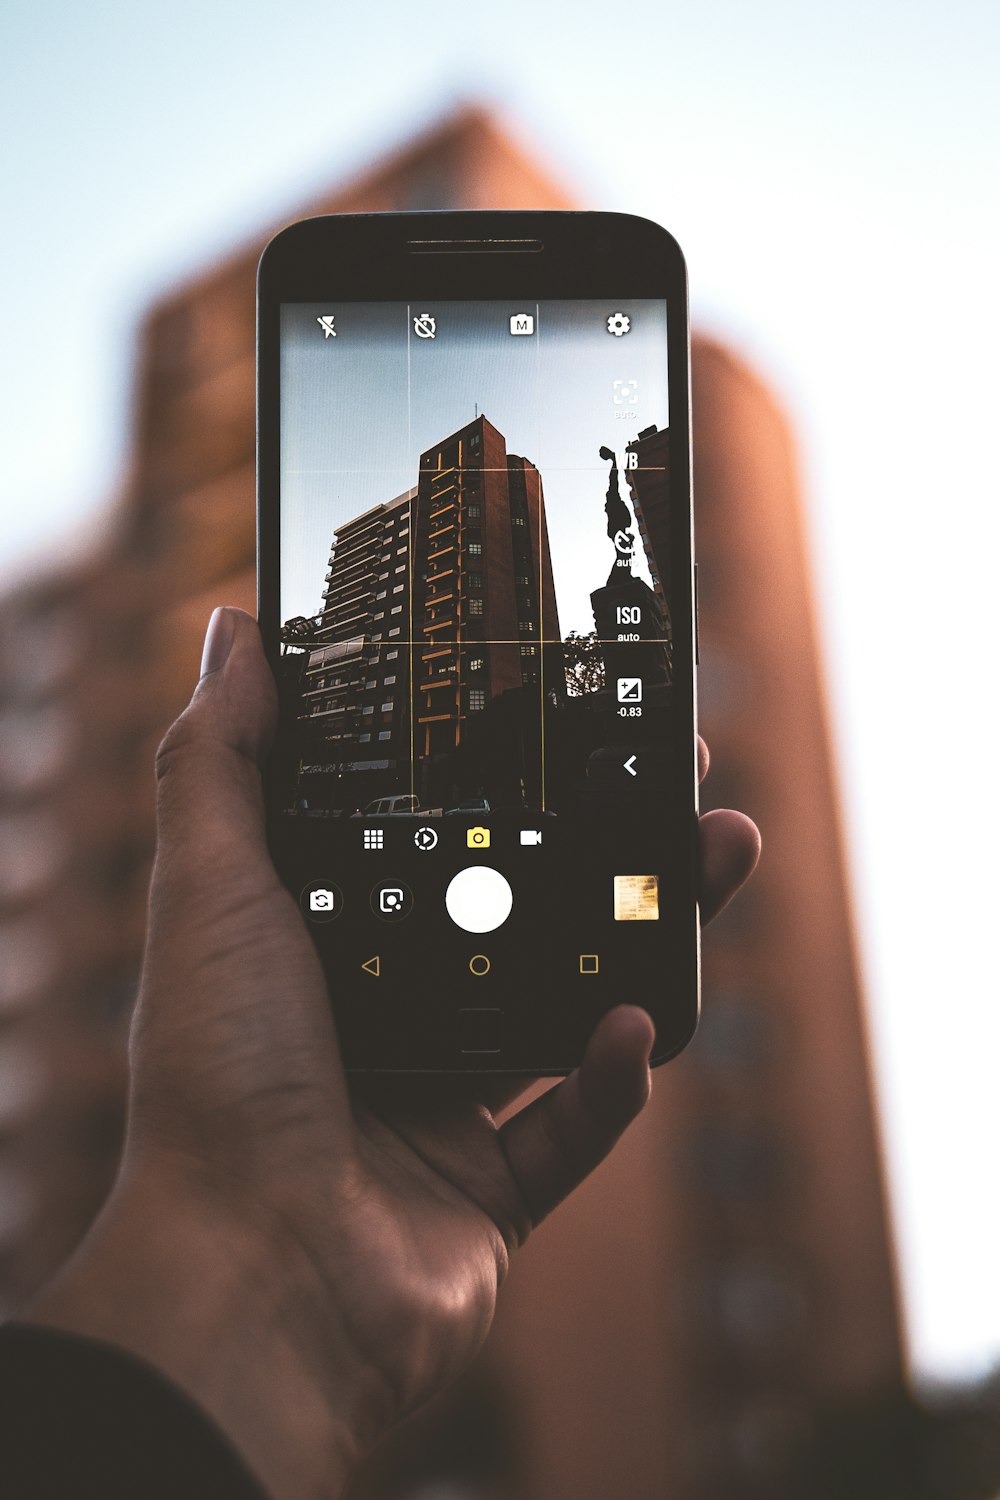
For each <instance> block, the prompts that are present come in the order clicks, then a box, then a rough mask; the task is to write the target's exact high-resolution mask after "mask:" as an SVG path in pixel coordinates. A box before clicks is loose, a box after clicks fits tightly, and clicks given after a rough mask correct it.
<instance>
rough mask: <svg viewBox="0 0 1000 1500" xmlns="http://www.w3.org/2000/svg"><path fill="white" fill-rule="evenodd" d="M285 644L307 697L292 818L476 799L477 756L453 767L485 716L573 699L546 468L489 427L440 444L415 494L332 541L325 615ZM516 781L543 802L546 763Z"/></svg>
mask: <svg viewBox="0 0 1000 1500" xmlns="http://www.w3.org/2000/svg"><path fill="white" fill-rule="evenodd" d="M284 637H285V639H284V661H283V667H284V669H285V673H286V678H287V681H288V682H289V683H294V690H295V691H296V692H297V694H298V698H299V702H298V704H297V718H298V723H299V729H300V753H299V756H298V762H297V764H296V766H295V767H294V768H292V770H293V774H294V778H295V790H294V793H293V794H292V797H291V802H292V805H293V806H299V807H300V808H301V809H302V810H303V811H308V810H311V809H316V808H323V807H325V808H331V809H335V810H337V811H341V810H343V809H344V808H351V809H354V808H359V807H362V806H364V805H366V804H367V803H368V802H370V801H374V800H376V799H377V798H379V797H384V796H388V795H392V794H398V795H406V796H410V797H411V798H413V799H414V803H413V805H414V806H415V807H416V806H420V807H429V806H431V805H433V804H439V805H440V804H445V803H449V802H452V801H454V800H455V799H456V798H458V797H460V796H461V795H462V793H463V791H464V792H469V791H471V790H478V791H479V792H481V791H482V786H481V785H478V786H477V787H475V788H469V787H468V786H466V787H463V786H462V785H461V778H462V775H463V770H464V774H465V775H466V777H468V776H469V775H470V774H474V773H475V771H476V766H477V761H476V757H475V756H474V755H472V756H467V757H466V762H465V764H464V766H460V765H459V764H458V763H457V762H456V756H455V752H457V751H458V750H459V749H460V748H465V747H467V743H468V739H469V728H470V725H471V724H472V722H473V721H474V720H475V719H476V718H477V716H479V715H483V714H485V713H486V711H487V709H488V708H489V707H490V705H492V704H494V702H495V700H497V699H500V698H501V697H502V696H503V695H504V694H509V693H514V694H517V695H518V696H519V698H523V699H525V700H528V701H529V702H530V703H531V704H532V712H533V714H534V715H537V714H538V713H539V712H540V708H541V701H542V696H543V694H548V695H549V700H550V702H551V701H553V700H554V701H558V702H562V701H563V700H564V699H565V696H566V682H565V673H564V671H563V665H562V647H561V644H560V639H559V616H558V611H557V608H556V599H555V588H554V585H553V579H552V561H551V557H550V554H549V543H548V532H547V528H546V523H545V502H544V498H543V495H542V481H541V476H540V474H539V473H538V470H537V469H536V468H535V466H534V465H533V464H532V463H531V462H530V461H529V460H528V459H526V458H522V457H520V456H519V455H518V454H514V453H508V452H507V445H506V441H505V439H504V437H503V434H502V433H500V432H498V431H497V429H496V428H495V427H494V426H493V424H492V423H491V422H490V421H489V420H488V419H487V418H486V417H485V416H478V417H476V418H475V419H474V420H473V421H472V422H470V423H468V424H467V425H466V426H465V427H463V428H461V429H460V430H459V431H458V432H454V433H451V434H450V435H449V436H448V437H445V438H442V439H441V441H440V442H438V443H436V444H435V445H434V446H433V447H431V448H429V449H428V450H427V451H426V452H424V453H422V454H421V455H420V460H419V480H418V484H417V485H416V486H415V487H414V488H413V489H412V490H409V491H407V492H406V493H405V494H403V495H400V496H398V497H397V498H396V499H395V500H391V501H389V502H387V503H386V504H384V505H378V506H375V507H373V508H372V509H370V510H368V511H365V513H364V514H363V515H360V516H356V517H354V518H353V519H352V520H350V521H345V522H344V523H343V524H342V525H340V526H339V527H338V528H337V531H336V534H335V537H334V545H333V550H332V552H331V555H330V566H329V570H328V572H327V577H326V590H325V592H324V595H323V603H322V607H321V610H320V612H319V614H318V615H317V616H316V617H315V618H314V619H312V620H310V621H305V620H298V619H296V620H293V621H289V622H287V624H286V628H285V631H284ZM519 717H523V714H521V715H519ZM532 722H533V721H532ZM536 761H537V762H538V764H537V765H536V764H535V762H536ZM480 770H481V768H480ZM475 779H477V780H478V779H479V778H478V776H477V777H476V778H475ZM518 781H519V784H518V788H517V793H518V805H521V803H520V799H521V798H522V797H526V798H527V802H528V804H529V805H532V804H536V803H539V802H540V801H541V796H542V791H541V765H540V758H539V756H538V754H537V753H536V754H534V755H529V756H528V757H526V759H525V762H524V763H522V765H521V768H520V775H519V779H518Z"/></svg>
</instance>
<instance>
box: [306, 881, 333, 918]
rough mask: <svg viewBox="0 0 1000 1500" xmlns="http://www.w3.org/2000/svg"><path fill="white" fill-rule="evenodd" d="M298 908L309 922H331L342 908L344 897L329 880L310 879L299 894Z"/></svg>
mask: <svg viewBox="0 0 1000 1500" xmlns="http://www.w3.org/2000/svg"><path fill="white" fill-rule="evenodd" d="M299 908H300V910H301V911H302V914H303V916H305V917H307V918H308V920H309V921H310V922H332V921H333V919H334V918H335V917H339V916H340V913H341V912H342V911H343V909H344V897H343V895H342V893H341V891H340V887H339V886H336V885H333V884H331V882H330V881H328V880H311V881H310V882H309V884H308V885H307V886H305V888H304V889H303V891H302V894H301V895H300V896H299Z"/></svg>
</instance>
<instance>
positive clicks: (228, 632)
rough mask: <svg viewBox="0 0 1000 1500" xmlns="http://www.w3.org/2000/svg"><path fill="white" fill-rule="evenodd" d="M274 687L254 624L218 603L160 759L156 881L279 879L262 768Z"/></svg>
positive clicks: (186, 885)
mask: <svg viewBox="0 0 1000 1500" xmlns="http://www.w3.org/2000/svg"><path fill="white" fill-rule="evenodd" d="M276 722H277V692H276V689H275V683H274V678H273V676H272V674H271V671H270V668H269V667H268V664H267V660H266V658H265V656H264V651H263V647H262V645H261V640H260V631H259V630H258V628H257V622H256V621H255V620H254V619H253V618H252V617H251V616H250V615H248V614H246V613H245V612H244V611H243V610H241V609H230V608H222V609H217V610H215V611H214V613H213V615H212V618H211V620H210V622H209V626H208V632H207V634H206V636H205V649H204V653H203V656H202V670H201V678H200V680H199V682H198V685H197V687H196V688H195V691H194V696H193V697H192V699H191V702H190V703H189V704H188V706H187V708H186V709H185V710H184V712H183V713H182V714H181V716H180V718H178V719H177V720H176V721H175V723H174V724H173V725H172V726H171V728H170V729H169V730H168V731H167V734H166V736H165V738H164V740H163V742H162V744H161V745H160V748H159V751H158V752H157V757H156V778H157V856H156V882H157V885H158V886H159V887H160V894H161V895H163V894H166V893H165V892H164V890H163V886H164V885H167V886H179V887H180V888H181V889H182V890H185V891H186V893H187V895H188V897H190V895H191V894H192V891H196V890H199V889H202V888H204V887H205V885H206V884H207V883H212V884H214V885H215V886H216V888H218V886H219V884H220V877H222V878H223V879H225V878H229V879H233V878H237V879H238V881H239V884H240V885H241V886H242V888H243V889H244V890H246V882H247V879H248V877H250V878H252V877H253V876H254V874H255V873H259V876H260V878H261V880H262V881H264V882H266V883H267V884H268V885H270V884H274V883H276V881H277V877H276V876H275V874H274V869H273V866H272V864H271V861H270V858H269V857H268V853H267V844H266V837H265V830H264V803H263V796H262V792H261V781H260V773H261V768H262V766H263V763H264V759H265V757H266V755H267V752H268V750H269V748H270V745H271V741H272V739H273V737H274V731H275V726H276Z"/></svg>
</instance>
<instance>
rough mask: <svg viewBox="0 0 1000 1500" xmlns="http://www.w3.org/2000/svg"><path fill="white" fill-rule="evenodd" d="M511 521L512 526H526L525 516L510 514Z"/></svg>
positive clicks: (526, 519)
mask: <svg viewBox="0 0 1000 1500" xmlns="http://www.w3.org/2000/svg"><path fill="white" fill-rule="evenodd" d="M511 523H512V524H513V525H514V526H527V524H528V518H527V516H511Z"/></svg>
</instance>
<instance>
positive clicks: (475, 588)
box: [258, 212, 699, 1074]
mask: <svg viewBox="0 0 1000 1500" xmlns="http://www.w3.org/2000/svg"><path fill="white" fill-rule="evenodd" d="M258 378H259V386H258V418H259V453H258V524H259V530H258V558H259V565H258V574H259V618H260V627H261V631H262V634H263V639H264V643H265V648H266V650H267V653H268V656H269V659H270V662H271V665H272V668H273V670H274V674H275V677H276V679H277V684H278V695H279V703H280V726H279V729H278V735H277V740H276V743H275V747H274V752H273V756H272V758H271V762H270V766H269V769H268V772H267V776H266V787H265V790H266V800H267V809H268V826H269V839H270V846H271V849H272V852H273V856H274V860H275V864H276V866H277V869H278V871H279V872H280V874H281V876H282V879H283V880H284V881H285V882H286V884H287V885H288V887H289V889H290V890H291V891H292V892H293V893H294V895H295V897H296V899H297V900H298V902H299V904H300V907H301V910H302V915H303V918H304V920H305V922H306V923H307V924H308V927H309V930H310V932H311V934H312V937H313V940H314V942H315V944H316V947H317V950H318V952H319V954H320V957H321V959H322V962H323V964H324V966H325V970H326V973H327V975H328V978H329V984H330V994H331V999H332V1004H333V1006H334V1009H335V1014H336V1021H337V1026H338V1031H339V1036H340V1041H341V1047H342V1050H343V1054H344V1059H345V1063H346V1065H347V1066H348V1067H349V1068H352V1069H358V1070H390V1071H403V1072H454V1071H461V1072H467V1071H475V1072H479V1071H491V1072H517V1073H533V1074H550V1073H551V1074H557V1073H564V1072H567V1071H569V1070H570V1069H572V1068H573V1067H575V1066H576V1065H577V1064H578V1063H579V1061H580V1059H581V1058H582V1056H583V1052H584V1049H585V1046H586V1043H587V1039H588V1037H589V1036H590V1034H591V1032H592V1031H593V1028H594V1026H595V1025H596V1023H597V1021H598V1020H599V1018H600V1016H601V1015H602V1014H603V1013H604V1012H605V1011H607V1010H608V1009H610V1008H611V1007H613V1006H615V1005H617V1004H619V1003H621V1002H623V1001H628V1002H633V1003H636V1004H639V1005H642V1006H644V1007H645V1009H646V1010H648V1012H649V1014H650V1015H651V1016H652V1018H653V1021H654V1023H655V1026H656V1045H655V1049H654V1054H653V1061H654V1062H664V1061H666V1059H667V1058H669V1057H672V1056H673V1055H674V1054H676V1053H677V1052H679V1051H680V1050H681V1048H682V1047H684V1045H685V1044H686V1043H687V1042H688V1041H689V1040H690V1038H691V1036H692V1035H693V1033H694V1030H695V1027H696V1024H697V1017H698V1003H699V914H698V899H697V812H698V803H697V799H698V787H697V769H696V734H695V651H696V623H695V598H694V565H693V556H692V553H693V547H692V514H691V483H690V467H691V463H690V422H689V395H688V392H689V336H688V316H687V288H686V274H685V268H684V261H683V257H682V255H681V251H680V249H679V247H678V245H677V243H676V241H675V240H674V239H673V238H672V237H671V236H670V235H669V234H668V233H667V232H666V230H664V229H662V228H660V227H659V226H658V225H656V224H653V223H651V222H649V221H648V220H645V219H640V218H635V217H631V216H629V215H627V214H614V213H537V212H523V213H522V212H456V213H451V212H437V213H395V214H359V215H336V216H330V217H326V218H316V219H309V220H305V221H303V222H301V223H297V224H293V225H292V226H291V227H290V228H288V229H285V230H284V231H282V233H281V234H279V235H278V236H277V237H276V238H275V239H273V240H272V241H271V243H270V244H269V245H268V247H267V249H266V250H265V252H264V255H263V258H262V260H261V263H260V271H259V323H258Z"/></svg>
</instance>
